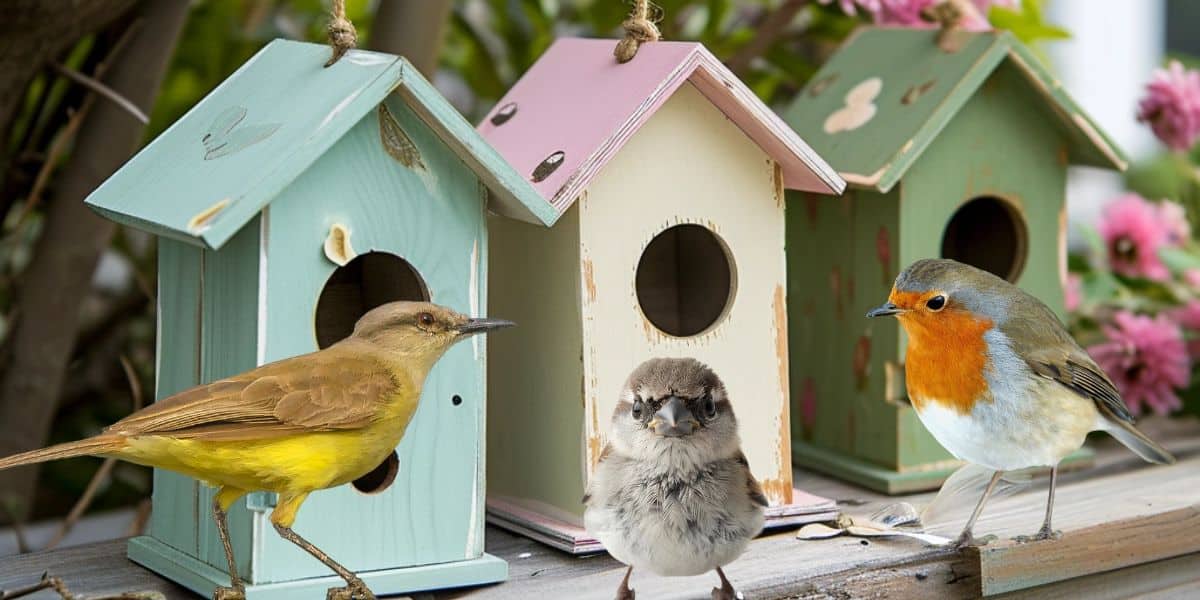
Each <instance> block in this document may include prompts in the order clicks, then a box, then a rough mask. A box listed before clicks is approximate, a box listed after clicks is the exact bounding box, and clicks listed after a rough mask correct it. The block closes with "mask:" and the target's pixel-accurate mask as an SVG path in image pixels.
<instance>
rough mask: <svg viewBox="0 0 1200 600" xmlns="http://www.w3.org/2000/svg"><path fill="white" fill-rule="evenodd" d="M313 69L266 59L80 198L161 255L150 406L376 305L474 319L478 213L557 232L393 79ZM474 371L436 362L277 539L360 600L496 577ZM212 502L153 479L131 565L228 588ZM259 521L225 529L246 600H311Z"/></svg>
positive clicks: (433, 94) (353, 61)
mask: <svg viewBox="0 0 1200 600" xmlns="http://www.w3.org/2000/svg"><path fill="white" fill-rule="evenodd" d="M328 58H329V49H328V48H327V47H325V46H319V45H312V44H302V43H296V42H285V41H276V42H273V43H271V44H270V45H268V46H267V47H266V48H264V49H263V50H262V51H261V52H259V53H258V54H257V55H256V56H254V57H253V58H252V59H251V60H250V61H249V62H247V63H246V64H245V65H243V66H242V67H241V68H240V69H239V70H238V71H237V72H236V73H234V74H233V75H232V76H231V77H230V78H229V79H228V80H226V81H225V82H224V83H222V84H221V85H220V86H219V87H218V88H217V89H216V90H214V91H213V92H212V93H211V94H209V95H208V96H207V97H206V98H204V99H203V100H202V101H201V102H200V103H199V104H197V105H196V106H195V107H194V108H193V109H192V110H191V111H189V112H188V113H187V114H186V115H184V116H183V117H182V118H181V119H180V120H179V121H178V122H176V123H175V124H174V125H172V126H171V127H170V128H169V129H168V130H166V131H165V132H164V133H163V134H162V135H161V136H159V137H158V138H157V139H156V140H154V141H153V142H152V143H151V144H150V145H149V146H147V147H146V149H144V150H143V151H142V152H140V153H139V154H138V155H137V156H135V157H134V158H133V159H132V160H130V161H129V163H127V164H126V165H125V166H124V167H122V168H121V170H120V171H118V172H117V173H116V174H114V175H113V176H112V178H110V179H109V180H108V181H107V182H105V183H104V185H102V186H101V187H100V188H99V189H98V190H96V192H94V193H93V194H92V195H91V196H90V197H89V198H88V200H87V202H88V203H89V204H90V205H91V206H92V207H93V208H95V209H96V210H98V211H99V212H101V213H102V214H104V215H107V216H109V217H110V218H112V219H114V220H116V221H119V222H121V223H125V224H127V225H130V226H133V227H137V228H139V229H143V230H146V231H149V232H151V233H153V234H156V235H158V236H160V239H159V246H158V262H159V264H158V273H159V283H158V323H159V327H158V371H157V372H158V381H157V390H156V395H157V397H158V398H163V397H165V396H168V395H171V394H173V393H175V392H177V391H180V390H182V389H185V388H188V387H191V386H193V385H196V384H199V383H203V382H210V381H213V380H217V379H220V378H222V377H227V376H230V375H233V374H236V373H239V372H242V371H245V370H247V369H250V368H253V367H255V366H258V365H261V364H264V363H268V362H272V361H275V360H279V359H282V358H286V357H290V356H294V355H298V354H303V353H307V352H311V351H314V350H317V349H318V348H321V347H325V346H328V345H330V344H332V343H333V342H336V341H337V340H339V339H341V338H343V337H345V336H346V335H349V333H350V332H351V330H352V328H353V325H354V323H355V321H356V320H357V319H358V317H359V316H361V315H362V314H363V313H364V312H366V311H367V310H369V309H371V308H373V307H375V306H378V305H379V304H383V303H385V302H389V301H393V300H401V299H410V300H415V299H425V300H431V301H433V302H436V303H438V304H442V305H445V306H449V307H450V308H453V309H454V310H457V311H459V312H462V313H467V314H470V315H474V316H481V315H482V313H483V311H484V310H485V308H486V306H487V264H488V263H487V247H488V238H487V221H486V217H487V214H488V209H489V208H491V209H492V210H493V211H495V212H498V213H502V214H505V215H509V216H511V217H515V218H517V219H522V220H526V221H530V222H533V223H538V224H544V223H547V222H549V220H550V219H551V218H552V217H553V216H556V214H555V213H554V211H553V209H552V208H551V207H550V206H549V205H548V204H547V203H546V202H545V201H544V200H542V198H541V196H540V195H538V193H537V192H536V191H535V190H534V189H533V188H532V187H531V186H529V184H528V183H527V182H526V181H525V178H524V177H522V176H520V175H518V174H517V173H516V172H515V171H513V170H512V169H511V167H509V166H508V163H506V162H505V161H504V160H503V159H502V158H500V156H499V155H498V154H496V152H495V151H494V150H492V148H491V147H490V146H488V145H487V144H486V143H484V142H483V140H482V138H481V137H480V136H479V135H478V134H477V133H476V132H475V130H474V128H472V127H471V125H470V124H469V123H467V122H466V121H465V120H463V118H462V117H461V116H460V115H459V114H458V113H457V112H455V110H454V109H453V108H452V107H451V106H450V105H449V104H448V103H447V102H446V101H445V100H444V99H443V98H442V97H441V95H439V94H438V93H437V91H436V90H434V88H433V87H432V86H430V85H429V83H428V82H426V81H425V80H424V79H422V78H421V76H420V75H419V74H418V73H417V71H416V69H414V68H413V67H412V65H410V64H409V63H408V62H407V61H405V60H404V59H402V58H398V57H395V56H390V55H386V54H377V53H372V52H361V51H351V52H349V53H348V54H346V55H345V56H344V57H343V58H342V59H341V60H340V61H339V62H337V63H336V64H334V65H333V66H331V67H329V68H325V67H323V65H324V63H325V61H326V59H328ZM489 192H490V199H491V202H490V204H489V202H488V200H489ZM485 357H486V350H485V340H484V338H483V337H477V338H476V339H475V340H473V341H472V343H464V344H459V345H458V346H456V347H454V348H452V349H451V350H450V351H449V352H448V353H447V354H446V356H445V357H444V358H442V359H441V361H440V362H439V363H438V364H437V366H436V367H435V368H434V369H433V371H432V372H431V373H430V375H429V378H428V380H427V381H426V383H425V386H424V390H423V393H422V396H421V402H420V406H419V408H418V410H417V412H416V414H415V416H414V417H413V419H412V422H411V423H410V425H409V427H408V431H407V433H406V434H405V436H404V439H403V441H402V442H401V443H400V445H399V447H398V448H397V449H396V452H395V453H393V455H392V456H391V457H390V458H389V459H388V460H386V461H385V462H384V463H382V464H381V465H380V466H379V467H378V468H377V469H376V470H375V471H373V472H372V473H370V474H368V475H366V476H364V477H363V478H361V479H359V480H358V481H355V482H354V483H353V484H348V485H344V486H341V487H338V488H334V489H330V490H325V491H321V492H316V493H314V494H313V495H311V496H310V497H309V498H308V501H307V502H306V503H305V504H304V506H303V508H302V509H301V510H300V513H299V517H298V519H297V521H296V525H295V529H296V531H297V533H299V534H300V535H302V536H304V537H305V538H307V539H309V540H311V541H312V542H313V543H314V544H316V545H317V546H319V547H320V548H321V549H323V550H325V551H326V552H328V553H329V554H330V555H331V556H332V557H333V558H334V559H335V560H337V561H339V562H341V563H342V564H344V565H346V566H347V567H348V568H350V569H351V570H354V571H356V572H358V574H359V575H360V576H361V577H362V578H363V580H365V581H366V583H367V585H368V586H370V587H371V588H372V589H373V590H374V591H375V592H376V593H378V594H380V595H384V594H395V593H402V592H408V591H414V590H424V589H430V588H441V587H452V586H459V585H472V584H479V583H485V582H492V581H498V580H502V579H503V578H504V577H505V576H506V572H507V567H506V565H505V563H504V562H503V561H501V560H499V559H497V558H494V557H491V556H488V555H486V554H484V552H483V530H484V497H483V493H484V477H483V465H484V461H483V452H484V445H483V431H484V422H485V420H484V419H485V415H484V400H485V386H484V372H485V365H484V360H485ZM212 492H213V490H212V489H211V488H208V487H206V486H203V485H201V484H199V483H197V482H196V481H194V480H192V479H188V478H186V477H183V476H179V475H176V474H173V473H169V472H165V471H156V472H155V476H154V498H153V502H154V512H153V517H152V518H151V522H150V529H149V535H148V536H145V537H138V538H134V539H133V540H132V541H131V542H130V544H129V555H130V557H131V558H132V559H133V560H135V561H137V562H139V563H141V564H143V565H146V566H147V567H149V568H151V569H154V570H155V571H158V572H159V573H161V574H163V575H166V576H167V577H169V578H171V579H174V580H175V581H177V582H179V583H181V584H183V585H185V586H187V587H189V588H191V589H193V590H195V591H197V592H199V593H201V594H204V595H211V593H212V591H213V587H214V586H216V585H228V581H229V579H228V575H226V573H225V570H226V562H225V558H224V554H223V552H222V548H221V544H220V543H219V540H218V537H217V531H216V528H215V526H214V525H213V521H212V519H211V517H210V513H209V506H211V501H212ZM274 501H275V498H274V496H273V495H271V494H265V493H256V494H252V495H251V496H249V497H248V498H247V499H245V500H242V501H239V502H238V503H237V504H236V505H235V506H234V507H233V510H232V511H231V512H230V514H229V522H230V530H231V535H232V539H233V548H234V553H235V554H236V557H237V560H238V563H239V571H240V572H241V574H242V576H243V577H244V578H246V579H247V580H248V581H247V593H248V596H249V598H250V599H251V600H255V599H280V600H282V599H285V598H317V597H324V594H325V589H326V588H329V587H335V586H337V585H340V584H339V583H338V582H339V581H340V580H339V579H338V578H337V577H334V576H333V573H332V572H331V571H329V570H328V569H326V568H325V567H324V566H323V565H322V564H321V563H319V562H317V561H316V560H315V559H313V558H312V557H311V556H309V555H308V554H306V553H304V552H303V551H302V550H300V549H299V548H297V547H296V546H294V545H292V544H291V543H289V542H287V541H285V540H283V539H282V538H280V537H279V536H278V535H276V534H275V532H274V531H273V529H272V527H271V524H270V523H269V520H268V517H269V513H270V510H271V508H272V507H273V504H274Z"/></svg>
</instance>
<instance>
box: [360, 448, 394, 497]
mask: <svg viewBox="0 0 1200 600" xmlns="http://www.w3.org/2000/svg"><path fill="white" fill-rule="evenodd" d="M399 472H400V457H398V456H396V451H395V450H392V453H391V454H389V455H388V456H387V458H385V459H383V462H381V463H379V466H378V467H375V468H374V469H371V471H370V472H369V473H367V474H366V475H363V476H362V477H359V478H358V479H355V480H354V481H352V482H351V483H350V485H352V486H354V489H356V490H358V491H360V492H362V493H364V494H378V493H380V492H382V491H383V490H386V489H388V487H389V486H391V485H392V482H393V481H396V474H397V473H399Z"/></svg>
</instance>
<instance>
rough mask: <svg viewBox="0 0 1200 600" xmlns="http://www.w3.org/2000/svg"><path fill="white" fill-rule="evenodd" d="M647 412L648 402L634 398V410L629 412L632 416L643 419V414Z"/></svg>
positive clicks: (639, 419)
mask: <svg viewBox="0 0 1200 600" xmlns="http://www.w3.org/2000/svg"><path fill="white" fill-rule="evenodd" d="M645 412H646V403H645V402H642V399H641V398H634V399H633V410H631V411H629V414H630V415H631V416H633V418H634V419H636V420H638V421H641V420H642V415H643V414H644V413H645Z"/></svg>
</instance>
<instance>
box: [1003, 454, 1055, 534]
mask: <svg viewBox="0 0 1200 600" xmlns="http://www.w3.org/2000/svg"><path fill="white" fill-rule="evenodd" d="M1056 487H1058V465H1054V466H1053V467H1050V494H1049V496H1047V497H1046V520H1045V521H1043V522H1042V528H1041V529H1039V530H1038V532H1037V533H1035V534H1033V535H1018V536H1017V537H1016V538H1014V539H1015V540H1016V541H1018V542H1021V543H1025V542H1038V541H1041V540H1057V539H1058V538H1060V537H1062V532H1061V531H1055V530H1054V528H1053V527H1051V526H1050V517H1052V516H1053V515H1054V488H1056Z"/></svg>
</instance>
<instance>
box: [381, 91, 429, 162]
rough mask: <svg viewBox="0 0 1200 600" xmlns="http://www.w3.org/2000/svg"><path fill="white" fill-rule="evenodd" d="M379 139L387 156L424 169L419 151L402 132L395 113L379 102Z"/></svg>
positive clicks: (402, 129)
mask: <svg viewBox="0 0 1200 600" xmlns="http://www.w3.org/2000/svg"><path fill="white" fill-rule="evenodd" d="M378 112H379V141H380V142H381V143H382V144H383V149H384V150H385V151H386V152H387V153H388V155H389V156H391V157H392V158H394V159H396V162H399V163H400V164H402V165H404V166H406V167H408V168H410V169H414V170H415V169H421V170H425V163H424V162H423V161H422V160H421V151H420V150H419V149H417V145H416V144H414V143H413V141H412V138H410V137H408V134H407V133H405V132H404V128H403V127H401V126H400V122H399V121H397V120H396V117H395V115H393V114H392V112H391V111H390V110H388V107H387V104H386V103H382V102H381V103H380V104H379V111H378Z"/></svg>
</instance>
